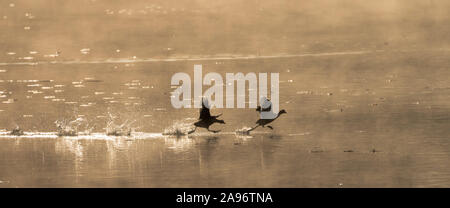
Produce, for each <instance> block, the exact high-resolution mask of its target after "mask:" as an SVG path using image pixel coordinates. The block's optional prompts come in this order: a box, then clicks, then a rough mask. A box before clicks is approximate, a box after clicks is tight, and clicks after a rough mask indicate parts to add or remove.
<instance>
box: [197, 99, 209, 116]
mask: <svg viewBox="0 0 450 208" xmlns="http://www.w3.org/2000/svg"><path fill="white" fill-rule="evenodd" d="M209 118H211V113H210V112H209V108H207V107H206V106H205V103H204V102H202V109H200V117H199V119H200V120H203V119H209Z"/></svg>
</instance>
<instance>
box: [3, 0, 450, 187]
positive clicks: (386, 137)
mask: <svg viewBox="0 0 450 208" xmlns="http://www.w3.org/2000/svg"><path fill="white" fill-rule="evenodd" d="M59 2H60V1H51V0H48V1H47V3H48V4H45V5H48V6H46V7H44V6H41V4H40V3H39V5H37V3H36V4H35V3H32V2H28V3H27V2H25V1H16V2H15V5H14V6H11V5H10V4H9V3H7V4H5V5H6V7H2V8H1V9H0V17H2V16H3V19H1V20H0V27H2V33H0V44H1V47H0V187H449V186H450V163H449V161H450V137H449V135H450V128H449V127H450V125H449V121H450V82H449V77H450V70H449V67H450V59H449V57H450V49H449V48H450V39H449V36H448V35H447V34H448V27H442V25H448V22H450V18H449V15H448V12H446V11H445V10H444V11H443V10H442V9H440V8H445V7H444V6H442V4H444V5H445V4H448V3H445V2H443V1H442V2H439V3H438V4H437V5H428V4H426V5H425V3H419V1H417V2H416V1H414V3H412V2H413V1H404V2H403V1H396V2H397V3H398V5H397V4H396V5H390V4H388V3H386V2H390V1H383V2H385V3H386V4H381V5H382V6H380V5H378V4H377V3H368V2H364V4H362V3H352V4H345V3H342V5H341V4H337V3H333V4H331V3H324V2H326V1H320V2H322V3H321V4H320V5H319V6H318V5H314V4H312V3H307V2H304V4H302V5H298V3H295V2H288V3H270V2H264V1H258V2H256V1H248V2H247V3H245V4H238V3H236V2H234V1H230V2H229V4H225V3H223V2H222V1H217V2H216V1H215V3H205V2H203V1H195V3H192V2H190V3H189V2H184V3H181V4H180V3H179V1H155V3H154V4H148V5H147V2H146V1H133V3H129V1H123V2H122V1H118V2H117V3H114V4H110V3H108V2H106V1H100V0H98V1H80V2H78V1H77V3H71V2H65V3H64V4H62V3H59ZM208 2H210V1H208ZM220 2H222V3H220ZM227 2H228V1H227ZM331 2H334V1H331ZM344 2H347V1H344ZM401 2H403V3H401ZM347 3H348V2H347ZM329 4H331V5H329ZM42 5H44V4H42ZM406 5H411V6H406ZM330 8H334V9H333V10H329V9H330ZM372 8H377V9H372ZM399 8H401V9H399ZM418 8H420V9H418ZM447 8H448V7H447ZM418 10H420V12H417V11H418ZM329 11H333V12H329ZM356 11H358V12H356ZM27 14H28V15H27ZM347 14H348V15H347ZM350 14H351V15H350ZM411 14H414V16H413V17H411ZM4 16H6V18H5V17H4ZM361 28H363V29H361ZM3 31H6V32H3ZM194 64H202V65H203V75H205V74H206V73H208V72H217V73H219V74H221V75H222V77H224V78H225V73H237V72H242V73H249V72H254V73H279V74H280V108H281V109H285V110H286V111H287V114H284V115H282V116H281V117H280V118H279V119H277V120H276V121H275V122H274V123H273V125H272V126H273V128H274V130H270V129H268V128H258V129H256V130H255V131H254V132H252V133H251V134H250V135H248V136H243V135H239V134H236V133H235V132H236V130H239V129H242V128H244V127H251V126H254V123H255V121H256V120H257V119H258V118H259V116H258V114H257V112H256V111H255V110H254V109H249V108H245V109H237V108H235V109H216V108H214V109H212V110H211V112H212V114H213V115H216V114H220V113H223V115H222V116H221V118H222V119H224V120H225V122H226V124H225V125H220V124H215V125H213V126H212V127H211V129H214V130H221V132H219V133H217V134H213V133H210V132H207V131H206V130H204V129H199V130H197V132H195V133H194V134H192V135H189V136H179V137H177V136H163V135H162V133H163V132H164V131H166V130H167V129H170V128H174V127H177V126H180V125H184V126H189V125H191V124H192V123H193V122H195V121H196V119H197V118H198V109H175V108H173V107H172V106H171V103H170V95H171V92H172V91H173V90H174V88H172V87H171V86H170V79H171V77H172V75H173V74H175V73H178V72H185V73H188V74H189V75H190V76H191V78H192V80H193V67H194ZM207 88H208V87H207V86H204V88H203V90H204V91H205V90H206V89H207ZM224 90H225V89H224ZM77 118H83V123H82V125H80V127H79V131H80V132H84V131H85V130H87V129H90V130H91V134H87V133H86V134H85V135H83V136H72V137H71V136H66V137H64V136H62V137H58V136H56V133H55V132H56V130H57V128H56V125H55V121H57V120H61V119H67V120H70V121H71V120H75V119H77ZM110 118H114V121H115V122H116V123H117V124H121V123H124V122H132V124H130V127H131V128H133V132H132V134H131V136H106V135H105V131H106V130H105V127H106V125H107V122H108V121H109V120H108V119H110ZM16 126H20V128H21V129H23V130H24V131H25V134H26V135H23V136H10V135H8V132H9V131H11V130H12V129H13V128H15V127H16Z"/></svg>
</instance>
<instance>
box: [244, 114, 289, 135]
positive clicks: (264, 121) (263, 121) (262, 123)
mask: <svg viewBox="0 0 450 208" xmlns="http://www.w3.org/2000/svg"><path fill="white" fill-rule="evenodd" d="M284 113H287V112H286V111H285V110H284V109H283V110H280V112H278V114H277V117H275V118H273V119H259V120H257V121H256V124H257V125H256V126H255V127H253V128H251V129H249V130H247V132H250V131H253V130H255V129H256V128H258V127H260V126H261V127H263V128H264V127H265V126H266V125H267V124H269V123H272V122H273V121H275V120H276V119H277V118H278V117H280V116H281V115H283V114H284ZM267 127H268V128H270V129H272V130H273V127H272V126H267Z"/></svg>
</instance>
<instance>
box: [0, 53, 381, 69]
mask: <svg viewBox="0 0 450 208" xmlns="http://www.w3.org/2000/svg"><path fill="white" fill-rule="evenodd" d="M380 52H384V50H370V51H369V50H367V51H344V52H326V53H305V54H280V55H267V56H256V55H250V56H233V55H230V56H226V57H225V56H223V57H179V58H176V57H174V58H160V59H155V58H148V59H106V60H94V61H80V60H73V61H70V60H68V61H36V62H10V63H0V66H12V65H40V64H122V63H123V64H127V63H146V62H176V61H222V60H252V59H276V58H295V57H320V56H345V55H363V54H371V53H380Z"/></svg>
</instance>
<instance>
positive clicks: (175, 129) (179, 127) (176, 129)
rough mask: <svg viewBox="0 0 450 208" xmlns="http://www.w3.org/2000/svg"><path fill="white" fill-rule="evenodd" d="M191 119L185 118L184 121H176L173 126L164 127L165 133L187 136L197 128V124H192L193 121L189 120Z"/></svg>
mask: <svg viewBox="0 0 450 208" xmlns="http://www.w3.org/2000/svg"><path fill="white" fill-rule="evenodd" d="M187 120H189V119H185V120H183V121H175V122H174V123H173V124H172V126H170V127H168V128H166V129H164V132H163V133H162V134H163V135H171V136H177V137H179V136H185V135H188V134H190V133H192V132H193V131H194V130H195V126H194V125H192V122H187Z"/></svg>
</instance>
